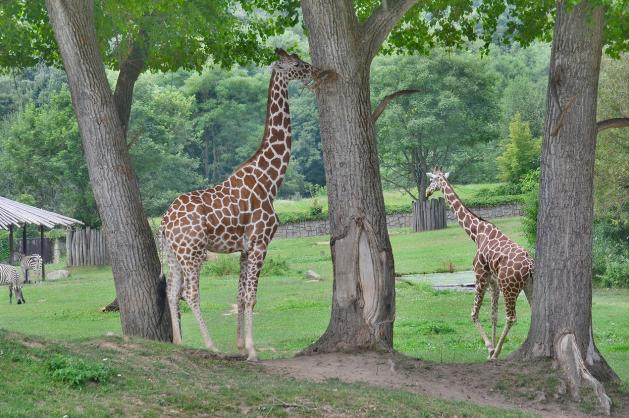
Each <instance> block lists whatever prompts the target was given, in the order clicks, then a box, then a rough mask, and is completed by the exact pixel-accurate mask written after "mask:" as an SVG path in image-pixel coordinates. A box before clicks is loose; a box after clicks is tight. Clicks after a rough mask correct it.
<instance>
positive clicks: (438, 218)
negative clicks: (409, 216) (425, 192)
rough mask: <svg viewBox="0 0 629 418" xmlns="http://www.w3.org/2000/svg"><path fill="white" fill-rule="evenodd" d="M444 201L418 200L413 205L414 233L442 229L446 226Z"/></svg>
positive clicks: (441, 199) (440, 199)
mask: <svg viewBox="0 0 629 418" xmlns="http://www.w3.org/2000/svg"><path fill="white" fill-rule="evenodd" d="M447 223H448V219H447V217H446V201H445V200H444V199H443V198H442V197H440V198H439V199H429V200H427V201H425V202H422V201H420V200H418V201H416V202H414V203H413V228H414V229H415V232H421V231H431V230H433V229H442V228H445V227H446V226H447Z"/></svg>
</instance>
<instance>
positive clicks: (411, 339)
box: [0, 218, 629, 381]
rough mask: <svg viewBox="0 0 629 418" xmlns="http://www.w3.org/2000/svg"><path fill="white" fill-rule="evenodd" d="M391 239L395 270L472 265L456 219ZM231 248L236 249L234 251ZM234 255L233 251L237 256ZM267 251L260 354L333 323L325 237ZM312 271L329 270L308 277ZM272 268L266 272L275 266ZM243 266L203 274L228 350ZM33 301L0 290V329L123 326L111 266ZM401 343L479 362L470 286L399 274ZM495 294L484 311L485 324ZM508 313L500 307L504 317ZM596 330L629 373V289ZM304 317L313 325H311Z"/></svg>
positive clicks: (76, 331)
mask: <svg viewBox="0 0 629 418" xmlns="http://www.w3.org/2000/svg"><path fill="white" fill-rule="evenodd" d="M519 223H520V219H519V218H511V219H502V220H499V221H497V222H496V224H497V225H498V226H499V227H500V228H501V229H502V230H503V231H505V232H506V233H507V234H508V235H509V236H511V237H512V238H514V239H515V240H516V241H520V242H522V239H523V238H522V236H521V235H520V234H519V233H518V232H517V230H518V228H519ZM391 242H392V245H393V249H394V254H395V257H396V258H395V262H396V271H398V272H406V273H410V272H414V273H424V272H434V271H438V270H439V269H441V268H442V267H443V266H444V264H445V263H452V264H453V265H454V267H455V269H456V270H468V269H469V268H470V267H469V266H470V265H471V260H472V257H473V255H474V251H475V249H474V244H473V243H472V242H471V241H470V240H469V238H468V237H467V236H466V235H465V233H464V232H463V230H462V229H461V228H460V227H458V226H456V225H453V226H450V227H449V228H447V229H445V230H441V231H431V232H424V233H421V234H415V233H411V232H409V231H407V230H403V229H402V230H394V231H392V235H391ZM230 257H231V256H230ZM234 258H235V259H236V260H237V257H234ZM269 258H270V259H274V260H276V261H275V263H276V264H277V265H280V266H282V268H281V269H280V271H284V270H285V264H287V265H288V269H289V270H288V272H287V273H282V274H280V275H275V276H272V275H271V276H267V277H262V279H261V280H260V286H259V289H258V304H257V305H256V310H255V327H254V332H255V341H256V345H257V347H258V349H259V352H260V357H261V358H280V357H288V356H292V355H293V354H295V353H296V352H298V351H299V350H301V349H303V348H304V347H306V346H307V345H308V344H310V343H312V342H313V341H315V340H316V339H317V338H318V337H319V336H320V335H321V334H322V333H323V332H324V331H325V328H326V326H327V324H328V320H329V312H330V302H331V298H332V280H331V279H332V262H331V257H330V249H329V243H328V237H312V238H301V239H290V240H276V241H273V242H272V244H271V247H270V249H269ZM306 270H314V271H316V272H317V273H319V274H321V275H322V276H323V278H324V280H323V281H321V282H310V281H306V280H304V278H303V273H304V272H305V271H306ZM272 273H273V271H271V272H270V274H272ZM236 274H237V272H234V273H233V274H231V275H227V276H219V277H217V276H213V275H210V272H209V271H208V269H206V273H204V274H203V276H202V278H201V304H202V305H201V308H202V310H203V313H204V316H205V319H206V322H207V323H208V324H210V330H211V334H212V337H213V338H214V340H215V341H216V343H217V344H218V346H219V348H220V349H221V350H222V351H229V352H235V351H236V345H235V344H236V343H235V334H236V316H235V315H233V313H232V312H231V311H232V304H234V303H235V302H236V289H237V275H236ZM24 292H25V297H26V300H27V302H28V303H27V304H25V305H21V306H17V305H9V304H8V303H6V299H4V300H2V299H1V298H0V328H3V329H8V330H11V331H17V332H24V333H26V334H29V335H37V336H42V337H47V338H54V339H62V340H77V339H78V340H80V339H83V338H89V337H99V336H104V335H107V334H113V335H121V331H120V322H119V317H118V315H117V314H116V313H101V312H100V311H99V308H101V307H102V306H104V305H106V304H107V303H109V302H110V301H111V300H112V299H113V297H114V286H113V282H112V279H111V271H110V269H109V268H106V267H90V268H87V267H84V268H75V269H73V270H72V277H71V278H70V279H68V280H62V281H58V282H46V283H41V284H36V285H32V286H27V287H26V288H25V289H24ZM396 294H397V309H396V311H397V315H396V322H395V348H396V349H397V350H399V351H400V352H402V353H405V354H409V355H413V356H417V357H420V358H423V359H426V360H431V361H437V362H441V361H443V362H479V361H484V360H485V358H486V351H485V348H484V346H483V344H482V342H481V339H480V337H479V336H478V333H477V331H476V329H475V327H474V326H473V325H472V323H471V321H470V319H469V315H470V309H471V306H472V302H473V294H471V293H459V292H445V291H434V290H432V288H430V287H429V286H425V285H413V284H408V283H406V282H398V283H397V285H396ZM488 306H489V303H485V306H484V307H483V312H482V313H481V318H482V322H483V325H484V326H485V327H486V329H489V328H488V327H489V314H488ZM518 318H519V320H518V322H517V323H516V325H514V327H513V329H512V331H511V332H510V334H509V339H508V341H507V342H506V344H505V348H504V352H505V354H508V353H509V352H511V351H512V350H514V349H515V348H516V347H518V346H519V344H520V343H521V342H522V341H523V340H524V338H525V336H526V332H527V330H528V326H529V318H530V310H529V306H528V304H527V303H526V301H525V299H524V297H523V296H522V297H521V298H520V300H519V301H518ZM503 319H504V313H503V311H502V304H501V311H500V321H499V326H500V327H502V325H503ZM593 320H594V332H595V338H596V342H597V345H598V347H599V348H600V349H601V351H602V352H603V354H604V355H605V357H606V358H607V359H608V361H609V362H610V364H611V365H612V367H614V369H615V370H616V371H617V372H618V374H619V375H620V376H621V377H622V379H623V380H625V381H629V328H627V327H626V326H623V325H622V324H627V323H629V290H605V289H596V290H595V291H594V296H593ZM305 324H307V326H305ZM182 325H183V338H184V342H185V344H187V345H189V346H190V347H202V341H201V336H200V334H199V330H198V327H197V325H196V322H195V320H194V318H193V316H192V314H191V313H190V311H189V310H188V309H184V312H183V318H182Z"/></svg>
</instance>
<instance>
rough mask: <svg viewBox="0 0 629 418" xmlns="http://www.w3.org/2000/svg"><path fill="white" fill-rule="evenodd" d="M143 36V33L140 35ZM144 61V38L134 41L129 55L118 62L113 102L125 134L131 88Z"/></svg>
mask: <svg viewBox="0 0 629 418" xmlns="http://www.w3.org/2000/svg"><path fill="white" fill-rule="evenodd" d="M140 36H143V37H145V36H144V35H142V33H141V35H140ZM145 63H146V39H143V40H142V41H134V42H133V44H132V45H131V49H130V51H129V55H128V56H127V58H125V60H124V61H122V62H121V63H120V73H119V74H118V80H117V81H116V89H115V90H114V103H115V104H116V110H117V112H118V118H119V119H120V123H121V124H122V130H123V131H124V134H125V136H126V135H127V130H128V128H129V116H130V115H131V104H132V103H133V88H134V86H135V82H136V81H137V80H138V77H139V76H140V74H141V73H142V71H144V64H145Z"/></svg>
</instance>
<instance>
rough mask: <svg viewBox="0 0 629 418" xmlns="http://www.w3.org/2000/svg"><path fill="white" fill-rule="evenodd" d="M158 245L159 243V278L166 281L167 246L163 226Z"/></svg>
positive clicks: (160, 230) (161, 226)
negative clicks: (165, 261)
mask: <svg viewBox="0 0 629 418" xmlns="http://www.w3.org/2000/svg"><path fill="white" fill-rule="evenodd" d="M158 243H159V250H158V255H159V277H160V279H162V280H166V274H165V273H164V259H165V258H166V257H165V251H164V247H165V245H166V235H165V234H164V228H163V225H160V226H159V239H158Z"/></svg>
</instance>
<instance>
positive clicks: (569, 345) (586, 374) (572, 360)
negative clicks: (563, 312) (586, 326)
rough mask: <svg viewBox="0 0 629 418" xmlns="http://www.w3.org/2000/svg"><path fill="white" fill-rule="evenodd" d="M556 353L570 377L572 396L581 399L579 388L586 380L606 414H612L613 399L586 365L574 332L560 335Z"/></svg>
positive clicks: (564, 370)
mask: <svg viewBox="0 0 629 418" xmlns="http://www.w3.org/2000/svg"><path fill="white" fill-rule="evenodd" d="M555 353H556V357H557V360H558V362H559V365H560V367H561V369H562V371H563V372H564V374H565V376H566V378H567V379H568V386H569V388H570V392H571V394H572V397H573V398H574V399H575V400H577V401H578V400H579V399H580V396H579V388H580V387H581V386H582V385H583V381H584V380H585V381H586V382H587V383H588V384H589V385H590V386H591V387H592V389H594V393H596V396H597V397H598V401H599V402H600V404H601V408H602V409H603V412H604V413H605V415H610V413H611V405H612V401H611V399H610V398H609V396H607V394H606V393H605V388H604V387H603V385H602V384H601V382H599V381H598V380H596V378H595V377H594V376H592V374H591V373H590V371H589V370H588V369H587V367H586V366H585V363H584V362H583V358H582V357H581V353H580V352H579V347H578V346H577V342H576V339H575V337H574V334H564V335H562V336H561V337H559V339H558V341H557V344H555Z"/></svg>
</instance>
